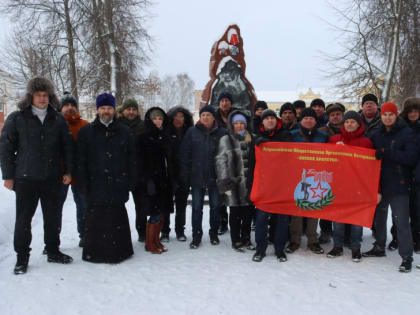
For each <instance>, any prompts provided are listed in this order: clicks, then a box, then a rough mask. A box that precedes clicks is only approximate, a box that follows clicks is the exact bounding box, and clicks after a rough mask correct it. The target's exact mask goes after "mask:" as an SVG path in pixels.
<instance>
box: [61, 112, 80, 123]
mask: <svg viewBox="0 0 420 315" xmlns="http://www.w3.org/2000/svg"><path fill="white" fill-rule="evenodd" d="M64 118H66V120H67V123H68V124H69V125H77V124H79V123H80V121H81V120H82V118H81V117H80V114H76V115H73V116H69V115H64Z"/></svg>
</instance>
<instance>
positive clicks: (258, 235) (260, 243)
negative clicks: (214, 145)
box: [248, 109, 291, 262]
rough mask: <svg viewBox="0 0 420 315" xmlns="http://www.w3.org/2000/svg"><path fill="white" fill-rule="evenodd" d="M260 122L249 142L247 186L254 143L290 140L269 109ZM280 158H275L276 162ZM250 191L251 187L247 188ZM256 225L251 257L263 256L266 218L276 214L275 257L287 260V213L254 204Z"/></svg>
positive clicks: (251, 179) (251, 174) (251, 178)
mask: <svg viewBox="0 0 420 315" xmlns="http://www.w3.org/2000/svg"><path fill="white" fill-rule="evenodd" d="M261 121H262V124H261V125H260V133H259V136H258V137H257V139H256V140H255V143H252V144H251V150H250V159H249V160H250V165H249V170H250V171H249V177H248V183H249V187H250V186H252V183H253V174H254V168H255V164H256V156H255V144H257V146H258V145H260V144H261V143H263V142H267V141H270V142H271V141H282V142H283V141H284V142H286V141H290V140H291V135H290V133H289V132H288V131H287V130H284V129H283V128H282V122H281V120H280V119H278V118H277V115H276V113H275V112H274V111H272V110H271V109H266V110H265V111H264V112H263V113H262V115H261ZM278 161H281V160H276V163H277V162H278ZM249 191H251V189H249ZM256 208H257V209H256V226H255V242H256V243H257V251H256V253H255V254H254V256H253V257H252V260H253V261H255V262H260V261H262V260H263V259H264V257H265V251H266V249H267V245H268V241H267V218H268V217H269V216H276V221H277V224H276V228H275V236H274V248H275V251H276V256H277V259H278V260H279V261H280V262H285V261H287V257H286V254H285V253H284V247H285V246H286V242H287V238H288V224H289V218H288V216H287V215H282V214H276V213H272V211H265V210H261V209H260V208H259V207H258V206H256Z"/></svg>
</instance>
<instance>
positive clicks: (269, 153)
mask: <svg viewBox="0 0 420 315" xmlns="http://www.w3.org/2000/svg"><path fill="white" fill-rule="evenodd" d="M255 158H256V165H255V171H254V183H253V187H252V191H251V200H252V201H253V202H254V204H255V206H256V207H257V208H258V209H261V210H263V211H266V212H271V213H281V214H287V215H293V216H301V217H309V218H320V219H326V220H331V221H335V222H342V223H350V224H355V225H361V226H365V227H371V226H372V222H373V216H374V213H375V207H376V203H377V198H378V186H379V174H380V168H381V164H380V162H379V161H377V160H376V159H375V151H374V150H371V149H365V148H359V147H354V146H348V145H336V144H322V143H287V142H268V143H263V144H260V145H259V146H256V147H255Z"/></svg>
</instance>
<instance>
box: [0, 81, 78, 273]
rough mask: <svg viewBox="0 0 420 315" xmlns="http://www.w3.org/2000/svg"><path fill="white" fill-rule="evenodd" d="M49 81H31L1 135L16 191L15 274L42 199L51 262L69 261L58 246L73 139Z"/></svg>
mask: <svg viewBox="0 0 420 315" xmlns="http://www.w3.org/2000/svg"><path fill="white" fill-rule="evenodd" d="M58 105H59V102H58V99H57V97H56V95H55V93H54V87H53V85H52V83H51V82H50V81H48V80H47V79H44V78H34V79H32V80H31V81H29V82H28V86H27V93H26V97H25V99H24V100H23V101H21V102H20V103H19V104H18V108H19V110H17V111H15V112H13V113H11V114H10V115H9V117H8V118H7V120H6V123H5V125H4V128H3V131H2V134H1V138H0V155H1V169H2V174H3V179H4V186H5V187H6V188H7V189H10V190H14V191H15V192H16V224H15V233H14V249H15V251H16V253H17V263H16V266H15V269H14V273H15V274H22V273H25V272H26V270H27V267H28V262H29V252H30V251H31V248H30V247H29V246H30V244H31V239H32V235H31V221H32V217H33V216H34V214H35V211H36V208H37V205H38V201H39V200H41V208H42V214H43V218H44V241H45V244H46V251H47V255H48V262H58V263H64V264H67V263H70V262H72V258H71V257H70V256H68V255H65V254H63V253H61V252H60V251H59V245H60V236H59V234H60V228H59V226H60V224H59V223H60V222H59V202H60V193H61V183H63V184H66V185H68V184H70V181H71V172H72V158H73V139H72V135H71V133H70V131H69V127H68V125H67V123H66V120H65V118H64V117H63V116H62V115H60V114H59V113H57V111H56V110H55V108H54V106H55V107H57V106H58Z"/></svg>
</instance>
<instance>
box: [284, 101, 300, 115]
mask: <svg viewBox="0 0 420 315" xmlns="http://www.w3.org/2000/svg"><path fill="white" fill-rule="evenodd" d="M286 110H291V111H292V112H293V114H295V116H296V109H295V107H294V106H293V104H292V103H284V104H283V105H281V108H280V116H281V115H283V113H284V111H286Z"/></svg>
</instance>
